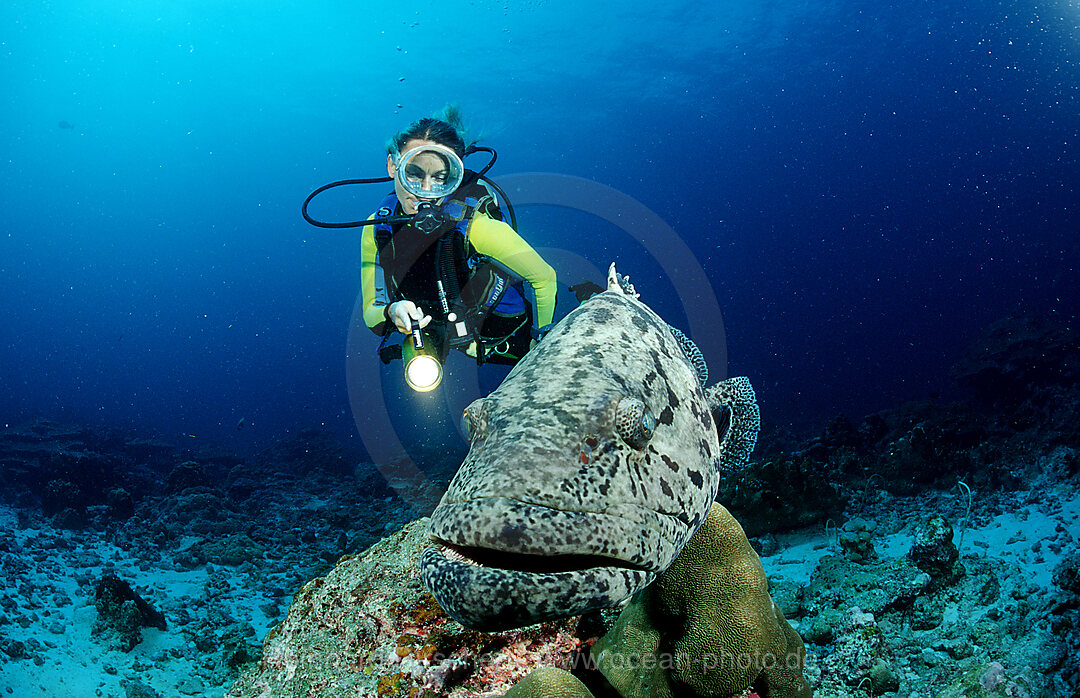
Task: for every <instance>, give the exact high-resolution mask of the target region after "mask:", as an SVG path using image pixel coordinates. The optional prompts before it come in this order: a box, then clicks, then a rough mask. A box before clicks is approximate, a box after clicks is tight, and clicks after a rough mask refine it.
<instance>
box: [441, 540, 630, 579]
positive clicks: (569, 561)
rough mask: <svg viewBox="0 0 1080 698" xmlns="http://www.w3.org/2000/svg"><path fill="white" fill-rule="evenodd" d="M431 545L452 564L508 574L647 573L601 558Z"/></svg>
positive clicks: (626, 563) (615, 560)
mask: <svg viewBox="0 0 1080 698" xmlns="http://www.w3.org/2000/svg"><path fill="white" fill-rule="evenodd" d="M431 542H432V545H433V546H435V547H436V548H437V549H438V551H439V552H440V553H442V555H443V557H445V558H446V559H447V560H450V561H452V562H459V563H462V564H465V565H472V566H474V567H490V568H494V569H501V570H506V571H508V572H527V573H532V574H562V573H565V572H580V571H582V570H587V569H591V568H596V567H614V568H621V569H627V570H637V571H640V572H648V571H649V570H648V569H646V568H645V567H644V566H643V565H639V564H635V563H632V562H626V561H623V560H618V559H615V558H610V557H604V556H602V555H534V554H530V553H510V552H506V551H503V550H492V549H490V548H479V547H472V546H461V545H455V544H454V543H450V542H448V541H444V540H439V539H438V538H432V539H431Z"/></svg>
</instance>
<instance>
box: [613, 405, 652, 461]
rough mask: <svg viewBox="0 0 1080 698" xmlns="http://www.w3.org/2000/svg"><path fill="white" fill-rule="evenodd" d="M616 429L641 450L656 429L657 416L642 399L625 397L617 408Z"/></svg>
mask: <svg viewBox="0 0 1080 698" xmlns="http://www.w3.org/2000/svg"><path fill="white" fill-rule="evenodd" d="M615 431H616V432H617V433H618V434H619V436H620V437H622V440H623V441H625V442H626V443H627V444H629V445H630V446H631V447H633V448H636V449H638V450H641V449H643V448H645V444H647V443H649V439H651V438H652V435H653V432H654V431H656V417H655V416H653V413H652V410H650V409H649V406H648V405H646V404H645V403H644V402H642V401H641V400H638V399H637V398H636V397H624V398H623V399H622V400H620V401H619V406H618V407H617V408H616V409H615Z"/></svg>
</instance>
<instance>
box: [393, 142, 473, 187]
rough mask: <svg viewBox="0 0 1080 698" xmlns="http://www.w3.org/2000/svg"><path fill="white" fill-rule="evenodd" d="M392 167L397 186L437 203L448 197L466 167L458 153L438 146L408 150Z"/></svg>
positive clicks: (435, 144) (430, 144)
mask: <svg viewBox="0 0 1080 698" xmlns="http://www.w3.org/2000/svg"><path fill="white" fill-rule="evenodd" d="M394 164H395V167H396V170H397V172H396V174H395V179H396V180H397V182H398V184H400V185H401V188H402V189H404V190H405V191H407V192H409V193H410V194H412V195H413V196H415V197H416V198H418V199H427V200H434V201H437V200H439V199H442V198H443V197H446V196H449V195H450V194H453V193H454V191H455V190H456V189H457V188H458V187H459V186H461V181H462V179H464V177H465V165H464V164H462V162H461V158H459V157H458V155H457V153H455V152H454V151H453V150H451V149H450V148H447V147H446V146H444V145H439V144H437V143H427V144H425V145H421V146H417V147H416V148H413V149H412V150H407V151H405V152H404V153H403V154H401V155H400V156H398V158H397V159H396V160H395V163H394Z"/></svg>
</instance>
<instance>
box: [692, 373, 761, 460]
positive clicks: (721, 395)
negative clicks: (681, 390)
mask: <svg viewBox="0 0 1080 698" xmlns="http://www.w3.org/2000/svg"><path fill="white" fill-rule="evenodd" d="M705 398H706V400H708V402H709V409H710V410H712V414H713V421H715V422H716V431H717V436H718V438H719V439H720V455H719V457H718V458H717V468H719V470H721V471H730V470H739V469H741V468H743V467H745V466H746V464H747V463H749V462H750V452H751V451H753V450H754V446H755V445H756V444H757V435H758V431H759V430H760V429H761V410H759V409H758V404H757V396H756V395H754V388H753V386H751V385H750V379H749V378H747V377H746V376H735V377H734V378H728V379H727V380H723V381H720V382H719V383H717V384H715V385H712V386H710V387H708V388H706V389H705Z"/></svg>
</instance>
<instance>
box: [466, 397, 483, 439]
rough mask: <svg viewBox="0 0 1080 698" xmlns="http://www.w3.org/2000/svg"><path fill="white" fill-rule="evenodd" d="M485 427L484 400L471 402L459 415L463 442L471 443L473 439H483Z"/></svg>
mask: <svg viewBox="0 0 1080 698" xmlns="http://www.w3.org/2000/svg"><path fill="white" fill-rule="evenodd" d="M486 426H487V419H486V416H485V414H484V399H483V398H479V399H477V400H473V401H472V402H470V403H469V406H468V407H466V408H465V411H464V412H463V413H462V415H461V431H462V432H463V433H464V434H465V440H466V441H468V442H470V443H471V442H472V441H473V439H482V438H484V433H485V432H486V431H487V429H486Z"/></svg>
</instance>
